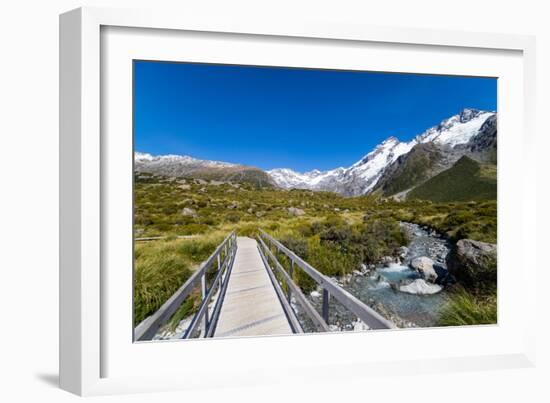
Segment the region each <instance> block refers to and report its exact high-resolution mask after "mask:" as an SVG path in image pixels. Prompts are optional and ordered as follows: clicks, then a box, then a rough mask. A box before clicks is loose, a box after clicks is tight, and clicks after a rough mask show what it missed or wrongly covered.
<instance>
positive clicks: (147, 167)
mask: <svg viewBox="0 0 550 403" xmlns="http://www.w3.org/2000/svg"><path fill="white" fill-rule="evenodd" d="M134 170H135V171H137V172H146V173H151V174H158V175H165V176H171V177H184V178H195V179H204V180H216V181H230V182H246V183H251V184H253V185H256V186H268V187H273V186H276V184H275V182H274V181H273V179H272V178H271V177H270V176H269V175H268V174H267V173H266V172H265V171H262V170H261V169H259V168H255V167H250V166H246V165H238V164H232V163H229V162H220V161H208V160H200V159H196V158H192V157H189V156H185V155H184V156H182V155H162V156H153V155H151V154H146V153H140V152H136V153H135V154H134Z"/></svg>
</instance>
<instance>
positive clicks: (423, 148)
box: [134, 108, 497, 196]
mask: <svg viewBox="0 0 550 403" xmlns="http://www.w3.org/2000/svg"><path fill="white" fill-rule="evenodd" d="M496 122H497V114H496V112H490V111H482V110H478V109H471V108H465V109H463V110H462V111H460V113H458V114H456V115H453V116H451V117H449V118H447V119H444V120H442V121H441V122H439V123H438V124H437V125H435V126H432V127H430V128H428V129H427V130H425V131H424V132H422V133H420V134H418V135H417V136H415V137H414V138H413V139H412V140H410V141H407V142H402V141H400V140H399V139H398V138H397V137H395V136H390V137H388V138H386V139H385V140H384V141H383V142H381V143H380V144H378V145H377V146H376V147H375V148H374V149H373V150H371V151H370V152H369V153H367V154H366V155H364V156H363V157H362V158H361V159H359V160H358V161H357V162H356V163H354V164H353V165H351V166H349V167H347V168H345V167H338V168H334V169H330V170H326V171H320V170H318V169H313V170H311V171H308V172H304V173H300V172H296V171H294V170H292V169H290V168H275V169H271V170H267V171H263V170H261V169H259V168H256V167H250V166H246V165H242V164H234V163H228V162H222V161H210V160H201V159H196V158H193V157H190V156H185V155H184V156H180V155H164V156H153V155H151V154H147V153H140V152H136V153H135V163H134V166H135V169H136V171H138V172H140V171H143V172H148V173H153V174H162V175H168V176H183V177H195V178H200V179H213V180H229V181H231V180H241V181H245V182H251V183H254V184H256V185H258V186H269V187H272V186H277V187H280V188H283V189H296V188H299V189H308V190H314V191H332V192H336V193H341V194H344V195H346V196H359V195H365V194H370V193H380V194H381V195H383V196H392V195H394V194H397V193H400V192H401V193H403V192H404V194H406V193H407V192H408V191H410V190H411V189H413V188H414V187H415V186H418V185H420V184H422V183H423V182H425V181H426V180H429V179H430V178H431V177H433V176H435V175H437V174H439V173H441V172H443V171H445V170H446V169H450V168H451V167H452V166H453V165H454V164H455V163H456V162H457V161H458V160H459V159H460V158H461V157H462V156H465V155H466V156H468V157H469V158H472V159H474V160H476V161H478V162H480V163H496V130H497V125H496Z"/></svg>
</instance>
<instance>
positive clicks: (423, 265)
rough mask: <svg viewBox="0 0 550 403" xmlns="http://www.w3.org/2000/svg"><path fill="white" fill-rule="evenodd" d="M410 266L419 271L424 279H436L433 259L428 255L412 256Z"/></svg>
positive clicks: (432, 280)
mask: <svg viewBox="0 0 550 403" xmlns="http://www.w3.org/2000/svg"><path fill="white" fill-rule="evenodd" d="M410 265H411V267H412V268H413V269H415V270H416V271H417V272H419V273H420V274H421V275H422V277H424V278H425V279H426V280H428V281H431V282H434V281H435V280H437V273H436V271H435V269H434V261H433V260H432V259H430V258H429V257H426V256H422V257H417V258H414V259H413V260H412V261H411V263H410Z"/></svg>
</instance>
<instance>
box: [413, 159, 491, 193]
mask: <svg viewBox="0 0 550 403" xmlns="http://www.w3.org/2000/svg"><path fill="white" fill-rule="evenodd" d="M496 197H497V181H496V167H494V166H491V165H487V166H486V165H481V164H479V163H478V162H476V161H474V160H472V159H471V158H468V157H465V156H464V157H462V158H460V159H459V160H458V161H457V162H456V163H455V164H454V165H453V166H452V167H451V168H449V169H447V170H446V171H443V172H441V173H440V174H438V175H436V176H434V177H433V178H431V179H429V180H428V181H426V182H424V183H423V184H422V185H420V186H418V187H417V188H415V189H413V190H412V191H411V192H410V193H409V194H408V196H407V198H408V199H422V200H430V201H433V202H440V203H441V202H443V203H444V202H452V201H455V202H456V201H470V200H493V199H496Z"/></svg>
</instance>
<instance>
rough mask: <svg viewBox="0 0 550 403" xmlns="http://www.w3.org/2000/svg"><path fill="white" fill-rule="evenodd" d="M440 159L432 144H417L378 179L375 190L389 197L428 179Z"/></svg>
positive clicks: (439, 153) (439, 154)
mask: <svg viewBox="0 0 550 403" xmlns="http://www.w3.org/2000/svg"><path fill="white" fill-rule="evenodd" d="M440 159H441V152H440V151H439V150H438V149H437V147H435V146H434V145H433V144H432V143H426V144H418V145H416V146H414V147H413V149H412V150H411V151H410V152H409V153H407V154H405V155H403V156H401V157H399V158H398V159H397V161H396V162H395V163H394V164H392V165H391V166H390V167H389V169H388V170H387V171H386V172H385V173H384V175H383V176H382V178H381V179H380V181H379V183H378V185H377V190H379V189H381V190H382V194H383V195H384V196H391V195H394V194H396V193H398V192H401V191H403V190H406V189H409V188H411V187H413V186H415V185H417V184H418V183H421V182H423V181H425V180H426V179H428V178H429V177H430V176H431V175H430V172H431V171H432V170H433V168H434V166H435V165H436V164H437V162H438V161H439V160H440Z"/></svg>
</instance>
